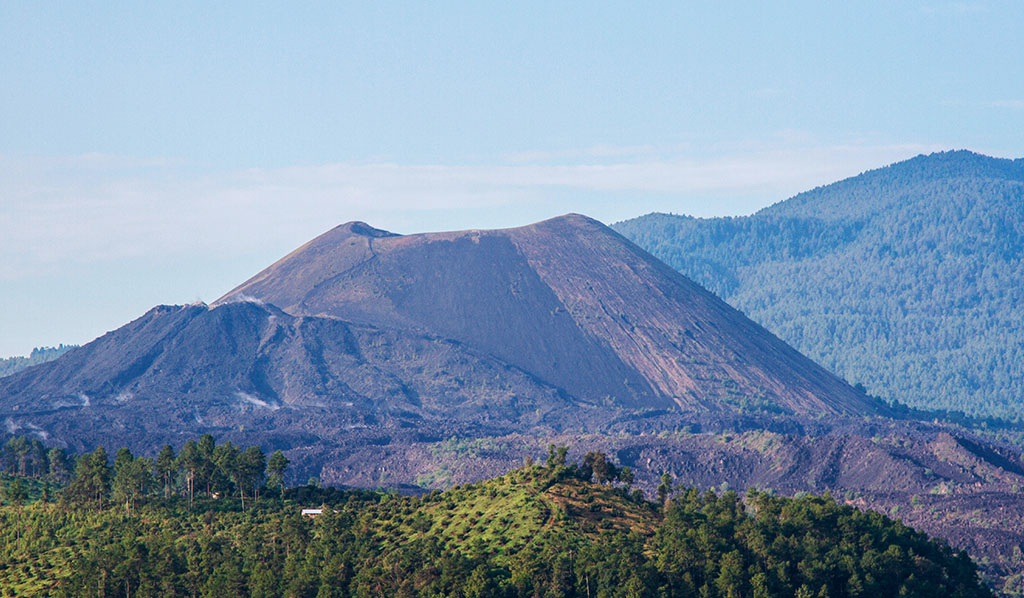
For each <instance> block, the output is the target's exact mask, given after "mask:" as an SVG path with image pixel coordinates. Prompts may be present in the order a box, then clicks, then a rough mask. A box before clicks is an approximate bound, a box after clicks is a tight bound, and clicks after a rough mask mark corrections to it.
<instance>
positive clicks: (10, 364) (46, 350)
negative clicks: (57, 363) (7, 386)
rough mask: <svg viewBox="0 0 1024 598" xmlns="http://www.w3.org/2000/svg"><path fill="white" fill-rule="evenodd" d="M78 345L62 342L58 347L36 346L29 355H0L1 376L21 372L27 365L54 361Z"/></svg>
mask: <svg viewBox="0 0 1024 598" xmlns="http://www.w3.org/2000/svg"><path fill="white" fill-rule="evenodd" d="M77 346H78V345H63V344H62V345H57V346H56V347H36V348H35V349H32V353H30V354H29V355H28V356H27V357H24V356H17V357H0V378H3V377H4V376H10V375H11V374H13V373H14V372H19V371H21V370H23V369H25V368H27V367H31V366H34V365H38V364H40V363H46V362H47V361H53V360H54V359H57V358H58V357H60V356H61V355H63V354H65V353H67V352H68V351H70V350H71V349H74V348H75V347H77Z"/></svg>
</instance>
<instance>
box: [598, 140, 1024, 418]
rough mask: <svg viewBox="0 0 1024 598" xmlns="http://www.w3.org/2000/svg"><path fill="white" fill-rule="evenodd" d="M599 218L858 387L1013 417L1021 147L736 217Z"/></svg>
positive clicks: (913, 163) (1022, 247) (953, 155)
mask: <svg viewBox="0 0 1024 598" xmlns="http://www.w3.org/2000/svg"><path fill="white" fill-rule="evenodd" d="M613 228H614V229H615V230H617V231H619V232H620V233H622V234H623V235H625V236H626V237H628V238H630V239H631V240H633V241H634V242H636V243H637V244H638V245H640V246H641V247H644V248H645V249H647V250H648V251H650V252H651V253H652V254H654V255H656V256H657V257H659V258H660V259H662V260H664V261H665V262H667V263H668V264H670V265H672V266H673V267H675V268H677V269H678V270H679V271H680V272H682V273H683V274H685V275H686V276H689V277H691V278H693V279H694V280H695V281H697V282H698V283H700V284H702V285H704V286H705V287H707V288H708V289H710V290H711V291H713V292H715V293H717V294H718V295H719V296H721V297H723V298H724V299H726V300H727V301H728V302H729V303H730V304H732V305H733V306H735V307H737V308H738V309H740V310H741V311H743V312H744V313H746V314H747V315H748V316H749V317H751V318H752V319H754V320H755V321H757V322H759V323H760V324H762V325H763V326H765V327H766V328H768V329H769V330H771V331H772V332H773V333H775V334H776V335H778V336H779V337H780V338H782V339H783V340H786V341H787V342H789V343H790V344H792V345H793V346H795V347H796V348H798V349H799V350H801V351H802V352H804V353H805V354H807V355H809V356H810V357H812V358H813V359H815V360H816V361H818V362H819V363H821V364H823V365H825V366H826V367H828V368H830V369H831V370H832V371H834V372H836V373H837V374H839V375H840V376H842V377H844V378H846V379H847V380H848V381H850V382H851V383H861V384H863V385H864V386H865V387H866V388H867V390H868V392H869V393H871V394H873V395H876V396H880V397H882V398H885V399H887V400H898V401H900V402H903V403H907V404H910V405H911V406H915V407H921V408H941V409H951V410H961V411H964V412H966V413H969V414H974V415H997V416H1002V417H1009V418H1020V417H1024V404H1022V403H1021V402H1020V397H1021V396H1024V320H1022V318H1020V306H1022V305H1024V263H1022V257H1024V159H1018V160H1004V159H997V158H990V157H987V156H982V155H978V154H974V153H971V152H966V151H957V152H944V153H939V154H932V155H929V156H918V157H917V158H913V159H911V160H908V161H905V162H900V163H898V164H894V165H892V166H888V167H885V168H881V169H878V170H874V171H870V172H866V173H864V174H862V175H859V176H857V177H853V178H850V179H846V180H843V181H840V182H837V183H834V184H832V185H828V186H825V187H819V188H817V189H814V190H812V191H808V192H806V193H801V194H799V195H797V196H795V197H793V198H791V199H788V200H786V201H783V202H780V203H778V204H775V205H773V206H770V207H768V208H765V209H763V210H761V211H759V212H757V213H756V214H753V215H751V216H746V217H735V218H711V219H699V218H691V217H685V216H674V215H667V214H650V215H647V216H642V217H640V218H637V219H633V220H628V221H625V222H620V223H617V224H615V225H613Z"/></svg>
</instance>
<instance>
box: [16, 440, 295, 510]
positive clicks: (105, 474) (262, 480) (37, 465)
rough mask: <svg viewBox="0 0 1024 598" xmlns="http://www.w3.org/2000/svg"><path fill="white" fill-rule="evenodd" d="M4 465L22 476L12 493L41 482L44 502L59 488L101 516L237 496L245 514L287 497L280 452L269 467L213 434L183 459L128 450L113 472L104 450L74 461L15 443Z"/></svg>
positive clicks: (166, 450)
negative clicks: (272, 496) (151, 502)
mask: <svg viewBox="0 0 1024 598" xmlns="http://www.w3.org/2000/svg"><path fill="white" fill-rule="evenodd" d="M0 461H2V465H3V471H4V472H6V473H8V474H9V475H15V476H18V478H16V479H15V480H13V481H12V482H11V483H10V485H11V486H13V487H14V488H15V489H14V490H9V492H14V493H15V494H17V495H19V496H20V495H21V494H22V492H23V491H22V490H18V489H17V488H18V487H23V486H24V483H23V482H22V481H21V479H30V480H37V481H40V482H42V492H43V498H44V500H48V499H49V498H50V496H49V495H50V491H51V484H53V485H54V486H55V487H62V490H61V492H60V499H61V500H62V501H65V502H68V503H74V504H77V505H83V506H88V507H92V508H96V509H100V508H102V507H103V506H104V505H105V504H107V503H108V502H110V501H114V502H116V503H119V504H122V505H124V509H125V511H126V512H128V513H131V511H132V508H133V507H134V505H135V504H136V503H137V502H138V501H139V500H140V499H145V498H147V497H151V496H160V495H162V496H163V497H164V498H170V497H171V495H172V493H175V492H178V491H180V493H181V495H182V496H183V497H184V498H185V499H187V504H188V508H189V510H192V507H193V503H194V501H195V499H196V497H200V496H203V497H207V498H221V497H227V496H237V497H238V498H239V500H240V501H241V504H242V510H243V511H244V510H245V501H246V498H248V499H250V501H251V500H253V499H258V498H259V496H260V494H261V493H262V492H264V491H265V490H270V491H274V492H277V493H278V495H281V496H283V491H284V473H285V471H286V470H287V469H288V465H289V461H288V458H287V457H285V456H284V454H283V453H282V452H281V451H275V452H274V453H273V454H271V455H270V458H269V459H268V458H267V456H266V455H265V454H264V452H263V449H262V448H260V447H259V446H250V447H247V448H242V447H237V446H235V445H234V444H232V443H231V442H230V441H228V442H224V443H221V444H217V442H216V441H215V440H214V438H213V436H211V435H210V434H203V435H202V436H200V437H199V439H198V440H189V441H187V442H186V443H185V444H184V445H183V446H182V447H181V449H180V451H178V452H175V450H174V447H173V446H171V445H170V444H167V445H165V446H164V447H163V448H162V449H160V452H159V453H158V454H157V456H156V458H151V457H141V456H136V455H134V454H133V453H132V451H131V450H129V449H128V448H124V447H122V448H120V449H118V450H117V452H116V453H115V455H114V460H113V464H111V463H110V457H109V455H108V454H107V451H106V449H104V448H103V447H102V446H100V447H97V448H96V450H94V451H92V452H90V453H83V454H80V455H69V454H68V453H67V452H66V451H65V450H64V449H63V448H60V447H54V448H50V449H47V448H46V447H45V445H43V444H42V442H40V441H39V440H38V439H36V438H31V439H29V438H27V437H25V436H13V437H11V438H10V439H9V440H8V441H7V442H6V443H5V444H4V446H3V450H2V451H0Z"/></svg>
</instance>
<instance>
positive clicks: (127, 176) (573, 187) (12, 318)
mask: <svg viewBox="0 0 1024 598" xmlns="http://www.w3.org/2000/svg"><path fill="white" fill-rule="evenodd" d="M935 149H941V148H936V147H933V146H925V145H915V144H903V145H885V144H856V143H853V144H846V145H830V146H825V145H815V144H813V143H809V142H808V141H807V140H806V139H804V138H803V137H802V136H801V135H799V134H788V135H786V136H784V137H783V138H782V139H781V141H778V140H777V141H774V142H772V143H750V142H745V143H734V144H724V145H721V146H718V147H712V148H702V151H701V152H697V151H695V150H694V149H693V148H690V147H685V146H680V147H672V148H657V147H650V146H634V147H614V146H599V147H592V148H584V149H581V150H579V151H573V152H556V153H545V152H531V153H528V154H523V153H520V154H515V155H508V156H502V157H499V158H495V159H493V160H490V161H489V162H487V163H482V164H474V165H445V164H397V163H383V162H380V163H374V162H368V163H329V164H320V165H309V166H293V167H286V168H268V169H240V170H215V169H210V168H205V167H203V166H202V165H196V164H190V163H186V162H181V161H172V160H157V159H137V158H130V157H117V156H104V155H96V154H90V155H83V156H76V157H64V158H40V157H12V156H0V208H2V209H0V237H2V238H3V239H4V242H3V244H2V245H0V281H2V282H3V284H4V292H3V294H2V295H0V308H2V309H0V329H2V330H3V334H0V356H2V355H11V354H23V353H26V352H28V351H30V350H31V348H32V347H34V346H40V345H43V344H56V343H59V342H64V343H76V342H77V343H81V342H87V341H89V340H91V339H92V338H94V337H95V336H97V335H99V334H101V333H102V332H103V331H105V330H109V329H113V328H115V327H117V326H119V325H120V324H123V323H125V322H127V321H128V320H130V319H132V318H134V317H137V316H138V315H139V314H141V313H143V312H144V311H145V310H146V309H148V308H149V307H151V306H152V305H155V304H157V303H184V302H190V301H193V300H196V299H203V300H206V301H212V300H214V299H216V298H217V297H218V296H219V295H220V294H221V293H223V292H226V291H227V290H229V289H230V288H232V287H233V286H234V285H235V284H237V283H239V282H241V281H243V280H244V279H245V278H247V277H248V276H250V275H252V274H254V273H255V272H256V271H257V270H259V269H260V268H262V267H264V266H266V265H268V264H270V263H271V262H273V261H274V260H275V259H277V258H279V257H280V256H282V255H284V254H285V253H287V252H288V251H290V250H291V249H293V248H295V247H297V246H298V245H300V244H302V243H304V242H305V241H307V240H309V239H310V238H312V237H314V236H316V235H317V234H319V233H321V232H323V231H325V230H327V229H329V228H331V227H333V226H335V225H337V224H339V223H342V222H346V221H349V220H363V221H366V222H369V223H370V224H372V225H374V226H377V227H379V228H384V229H388V230H392V231H395V232H400V233H414V232H421V231H429V230H445V229H461V228H499V227H507V226H517V225H522V224H527V223H529V222H532V221H536V220H540V219H544V218H549V217H552V216H556V215H559V214H563V213H566V212H581V213H584V214H588V215H590V216H593V217H595V218H597V219H599V220H602V221H604V222H613V221H617V220H621V219H625V218H630V217H633V216H638V215H640V214H643V213H647V212H651V211H663V212H675V213H685V214H692V215H697V216H717V215H736V214H743V213H750V212H752V211H755V210H757V209H759V208H761V207H763V206H765V205H768V204H770V203H774V202H775V201H779V200H781V199H784V198H786V197H788V196H790V195H793V194H795V193H797V192H799V191H802V190H806V189H809V188H812V187H815V186H817V185H821V184H827V183H829V182H832V181H834V180H837V179H840V178H844V177H847V176H852V175H856V174H857V173H859V172H861V171H863V170H866V169H870V168H875V167H878V166H881V165H884V164H887V163H890V162H893V161H896V160H901V159H905V158H909V157H911V156H913V155H916V154H918V153H921V152H928V151H932V150H935Z"/></svg>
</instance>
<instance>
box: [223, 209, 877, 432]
mask: <svg viewBox="0 0 1024 598" xmlns="http://www.w3.org/2000/svg"><path fill="white" fill-rule="evenodd" d="M239 299H256V300H259V301H264V302H266V303H270V304H273V305H275V306H277V307H279V308H281V309H282V310H284V311H285V312H287V313H289V314H291V315H293V316H315V317H333V318H340V319H342V320H345V321H348V322H353V323H358V324H365V325H370V326H374V327H380V328H385V329H403V330H413V331H416V332H418V333H422V334H427V335H431V336H437V337H441V338H445V339H451V340H454V341H456V342H458V343H460V344H463V345H465V346H466V347H469V348H471V349H472V350H473V351H474V352H477V353H480V354H485V355H489V356H494V357H496V358H498V359H499V360H501V361H502V362H504V363H507V364H509V365H511V366H513V367H514V368H517V369H519V370H522V371H523V372H527V373H529V374H530V375H531V376H534V377H536V378H537V379H539V380H541V381H543V382H544V383H546V384H549V385H552V386H554V387H556V388H558V389H561V390H564V391H565V393H567V394H568V395H570V396H571V397H573V398H574V399H575V400H577V401H581V402H584V403H597V404H602V403H603V404H610V405H615V406H621V407H627V408H643V407H656V408H664V407H667V406H678V407H679V408H682V409H684V410H697V411H717V410H722V409H729V408H730V407H732V406H735V405H738V404H740V403H742V402H744V401H746V402H747V403H748V404H749V403H751V402H753V403H757V404H760V405H769V406H771V407H774V408H775V409H777V410H778V411H780V412H788V413H796V414H805V415H820V414H873V413H878V412H879V411H880V409H881V408H882V407H881V406H880V405H879V404H878V403H876V402H875V401H873V400H871V399H870V398H868V397H866V396H865V395H863V394H862V393H858V392H856V391H855V390H853V389H852V388H851V387H850V386H849V385H847V384H846V383H845V382H843V381H842V380H840V379H838V378H837V377H835V376H833V375H832V374H829V373H828V372H826V371H825V370H823V369H822V368H821V367H819V366H817V365H816V364H814V363H813V362H812V361H810V360H809V359H807V358H806V357H804V356H802V355H801V354H799V353H798V352H797V351H795V350H794V349H792V348H791V347H789V346H788V345H786V344H785V343H783V342H782V341H780V340H779V339H777V338H776V337H774V336H773V335H771V334H770V333H769V332H767V331H766V330H764V329H763V328H761V327H760V326H758V325H757V324H755V323H754V322H752V321H751V320H749V319H747V318H746V317H745V316H744V315H743V314H741V313H740V312H738V311H736V310H735V309H733V308H731V307H729V306H728V305H727V304H726V303H724V302H723V301H721V300H719V299H718V298H717V297H715V296H714V295H712V294H711V293H709V292H707V291H705V290H704V289H703V288H701V287H700V286H698V285H697V284H695V283H693V282H692V281H690V280H689V279H687V278H685V277H684V276H682V275H680V274H679V273H677V272H676V271H674V270H673V269H672V268H670V267H668V266H666V265H665V264H663V263H662V262H660V261H658V260H657V259H656V258H654V257H652V256H651V255H650V254H648V253H646V252H644V251H643V250H641V249H639V248H638V247H637V246H635V245H634V244H632V243H631V242H629V241H628V240H626V239H625V238H624V237H622V236H620V235H619V234H617V233H615V232H614V231H612V230H611V229H609V228H608V227H606V226H604V225H603V224H601V223H600V222H597V221H596V220H593V219H590V218H587V217H585V216H581V215H578V214H570V215H566V216H562V217H559V218H554V219H551V220H546V221H543V222H539V223H537V224H532V225H529V226H524V227H520V228H512V229H504V230H470V231H459V232H444V233H426V234H416V235H406V236H403V235H395V234H392V233H388V232H385V231H381V230H377V229H374V228H372V227H370V226H368V225H366V224H364V223H361V222H351V223H348V224H344V225H341V226H338V227H337V228H335V229H333V230H331V231H329V232H327V233H325V234H323V235H321V236H319V237H317V238H316V239H314V240H312V241H310V242H309V243H307V244H306V245H304V246H302V247H300V248H299V249H297V250H295V251H294V252H292V253H291V254H289V255H288V256H286V257H285V258H283V259H281V260H280V261H278V262H277V263H275V264H274V265H272V266H270V267H269V268H267V269H266V270H264V271H262V272H260V273H259V274H257V275H256V276H254V277H252V278H251V279H249V280H248V281H246V282H245V283H243V284H242V285H240V286H239V287H237V288H236V289H234V290H232V291H231V292H229V293H228V294H227V295H225V296H224V297H223V298H221V299H220V300H218V301H217V303H215V304H214V305H215V306H216V305H223V304H226V303H230V302H231V301H235V300H239Z"/></svg>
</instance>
